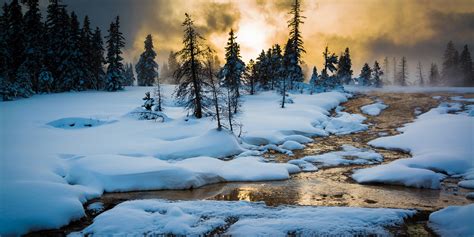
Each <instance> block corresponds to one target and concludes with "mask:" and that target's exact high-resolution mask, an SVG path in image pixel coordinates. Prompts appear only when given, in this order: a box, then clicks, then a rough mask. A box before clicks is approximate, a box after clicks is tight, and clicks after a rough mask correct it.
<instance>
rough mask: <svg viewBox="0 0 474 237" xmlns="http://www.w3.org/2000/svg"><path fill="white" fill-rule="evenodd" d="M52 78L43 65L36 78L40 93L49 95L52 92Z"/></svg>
mask: <svg viewBox="0 0 474 237" xmlns="http://www.w3.org/2000/svg"><path fill="white" fill-rule="evenodd" d="M53 82H54V78H53V75H52V74H51V72H50V71H49V70H48V68H46V66H44V65H43V67H42V68H41V70H40V73H39V77H38V89H39V91H41V92H45V93H50V92H51V91H52V90H53Z"/></svg>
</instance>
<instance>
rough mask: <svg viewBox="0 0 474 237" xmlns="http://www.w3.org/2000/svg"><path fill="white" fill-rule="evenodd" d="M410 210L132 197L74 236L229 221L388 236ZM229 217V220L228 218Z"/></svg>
mask: <svg viewBox="0 0 474 237" xmlns="http://www.w3.org/2000/svg"><path fill="white" fill-rule="evenodd" d="M414 213H415V211H411V210H400V209H385V208H355V207H302V206H280V207H267V206H265V205H264V204H263V203H250V202H243V201H241V202H227V201H180V202H170V201H165V200H138V201H128V202H123V203H121V204H119V205H117V206H116V207H114V208H113V209H111V210H109V211H106V212H104V213H102V214H100V215H99V216H97V217H96V218H95V219H94V223H93V224H92V225H90V226H89V227H87V228H86V229H84V230H83V231H82V232H77V233H74V234H73V236H74V235H78V236H79V235H90V234H92V235H99V236H100V235H164V234H174V235H191V236H197V235H205V234H206V233H209V232H211V231H212V230H215V229H217V228H219V227H223V226H225V225H230V227H229V228H228V229H227V231H226V232H225V233H223V234H224V235H232V236H287V235H288V234H289V233H292V234H295V235H298V236H325V235H331V236H334V235H335V236H347V235H351V236H352V235H390V232H389V231H388V230H387V229H386V227H393V226H397V225H400V224H402V223H403V220H404V218H407V217H410V216H412V215H413V214H414ZM230 218H234V220H236V222H235V223H231V222H229V221H230V220H231V219H230Z"/></svg>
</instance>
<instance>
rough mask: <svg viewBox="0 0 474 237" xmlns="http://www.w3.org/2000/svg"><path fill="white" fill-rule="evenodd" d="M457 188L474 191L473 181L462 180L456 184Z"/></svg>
mask: <svg viewBox="0 0 474 237" xmlns="http://www.w3.org/2000/svg"><path fill="white" fill-rule="evenodd" d="M458 185H459V187H463V188H469V189H474V179H471V180H462V181H460V182H459V183H458Z"/></svg>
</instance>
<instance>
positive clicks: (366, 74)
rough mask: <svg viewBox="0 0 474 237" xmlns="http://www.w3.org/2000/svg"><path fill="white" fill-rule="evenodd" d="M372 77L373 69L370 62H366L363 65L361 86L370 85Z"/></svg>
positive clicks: (360, 78)
mask: <svg viewBox="0 0 474 237" xmlns="http://www.w3.org/2000/svg"><path fill="white" fill-rule="evenodd" d="M371 77H372V69H371V68H370V66H369V64H367V63H365V64H364V66H363V67H362V69H361V71H360V75H359V83H358V85H359V86H370V80H371Z"/></svg>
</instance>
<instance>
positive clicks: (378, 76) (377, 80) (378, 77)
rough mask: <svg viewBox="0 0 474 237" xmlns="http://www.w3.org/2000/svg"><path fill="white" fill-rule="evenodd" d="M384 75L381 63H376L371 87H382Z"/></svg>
mask: <svg viewBox="0 0 474 237" xmlns="http://www.w3.org/2000/svg"><path fill="white" fill-rule="evenodd" d="M382 75H383V71H382V70H381V68H380V65H379V62H377V61H375V62H374V67H373V68H372V78H371V83H370V84H371V85H372V86H375V87H379V88H380V87H382V85H383V83H382Z"/></svg>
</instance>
